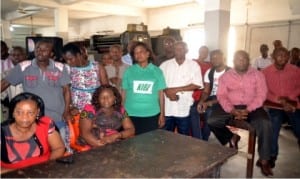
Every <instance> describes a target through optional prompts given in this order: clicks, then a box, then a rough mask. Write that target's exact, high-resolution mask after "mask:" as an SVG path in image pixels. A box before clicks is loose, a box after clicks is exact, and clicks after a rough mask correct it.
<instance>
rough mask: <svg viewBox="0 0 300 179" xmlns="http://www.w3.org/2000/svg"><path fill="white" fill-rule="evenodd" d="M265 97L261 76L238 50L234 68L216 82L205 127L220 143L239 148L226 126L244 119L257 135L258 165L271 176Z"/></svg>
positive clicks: (265, 173) (268, 128)
mask: <svg viewBox="0 0 300 179" xmlns="http://www.w3.org/2000/svg"><path fill="white" fill-rule="evenodd" d="M266 97H267V85H266V81H265V78H264V75H263V74H262V73H261V72H259V71H258V70H256V69H254V68H253V67H251V66H250V58H249V54H248V53H247V52H245V51H242V50H240V51H237V52H236V53H235V55H234V68H233V69H231V70H228V71H227V72H226V73H224V74H223V75H222V76H221V77H220V79H219V86H218V89H217V99H218V101H219V103H220V105H214V106H213V108H212V114H211V116H210V117H209V118H208V125H209V127H210V129H211V131H212V132H213V133H214V134H215V136H216V137H217V139H218V140H219V141H220V142H221V144H223V145H225V144H227V143H229V145H230V147H233V148H236V149H238V146H237V144H238V141H239V140H240V136H238V135H237V134H233V133H232V132H231V131H230V130H229V129H228V128H227V127H226V125H227V124H228V121H229V120H230V119H232V118H234V120H246V121H247V122H249V123H250V124H251V125H252V126H253V127H254V128H255V130H256V132H257V136H258V153H259V160H258V162H257V164H258V166H259V167H261V172H262V173H263V174H264V175H265V176H271V175H273V172H272V169H271V167H270V165H269V162H268V160H269V159H270V156H271V141H272V125H271V121H270V119H269V118H268V114H267V112H266V111H265V110H264V109H263V107H262V106H263V102H264V101H265V99H266Z"/></svg>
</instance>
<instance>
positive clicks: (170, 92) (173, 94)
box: [164, 88, 178, 101]
mask: <svg viewBox="0 0 300 179" xmlns="http://www.w3.org/2000/svg"><path fill="white" fill-rule="evenodd" d="M164 92H165V94H166V96H167V97H168V98H169V99H170V100H171V101H177V100H178V96H177V95H176V93H177V88H167V89H165V90H164Z"/></svg>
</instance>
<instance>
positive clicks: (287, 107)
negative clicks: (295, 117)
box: [278, 97, 297, 112]
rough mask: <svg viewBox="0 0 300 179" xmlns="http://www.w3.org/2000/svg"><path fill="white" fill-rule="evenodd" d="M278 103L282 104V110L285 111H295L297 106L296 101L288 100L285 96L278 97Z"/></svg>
mask: <svg viewBox="0 0 300 179" xmlns="http://www.w3.org/2000/svg"><path fill="white" fill-rule="evenodd" d="M278 101H279V103H280V104H281V105H282V106H283V110H284V111H287V112H295V111H296V107H297V102H294V101H292V100H289V99H288V98H287V97H280V98H279V99H278ZM294 103H296V105H295V104H294Z"/></svg>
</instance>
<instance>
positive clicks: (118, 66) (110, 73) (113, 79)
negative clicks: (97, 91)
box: [105, 45, 129, 90]
mask: <svg viewBox="0 0 300 179" xmlns="http://www.w3.org/2000/svg"><path fill="white" fill-rule="evenodd" d="M109 54H110V56H111V58H112V59H113V65H108V66H105V70H106V73H107V77H108V80H109V82H110V84H111V85H113V86H115V87H116V88H118V89H119V90H120V89H121V85H122V78H123V74H124V71H125V70H126V69H127V68H128V67H129V65H127V64H125V63H123V62H122V47H121V46H120V45H112V46H110V48H109Z"/></svg>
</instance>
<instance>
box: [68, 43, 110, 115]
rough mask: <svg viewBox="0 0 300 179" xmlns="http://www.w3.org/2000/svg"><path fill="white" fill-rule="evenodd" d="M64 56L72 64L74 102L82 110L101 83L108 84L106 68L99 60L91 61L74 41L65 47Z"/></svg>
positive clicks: (89, 102) (72, 94)
mask: <svg viewBox="0 0 300 179" xmlns="http://www.w3.org/2000/svg"><path fill="white" fill-rule="evenodd" d="M63 57H64V59H65V60H66V62H67V63H68V65H69V66H70V74H71V96H72V104H73V106H74V107H76V108H77V109H79V110H82V109H83V107H84V106H85V105H86V104H91V99H92V95H93V93H94V91H95V90H96V88H98V87H99V86H100V85H104V84H108V79H107V75H106V71H105V68H104V67H103V66H102V65H100V64H98V62H95V61H94V62H90V61H89V60H88V59H87V58H85V55H84V54H82V51H81V50H80V48H79V47H78V46H77V45H76V44H74V43H68V44H66V45H65V46H64V47H63Z"/></svg>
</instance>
